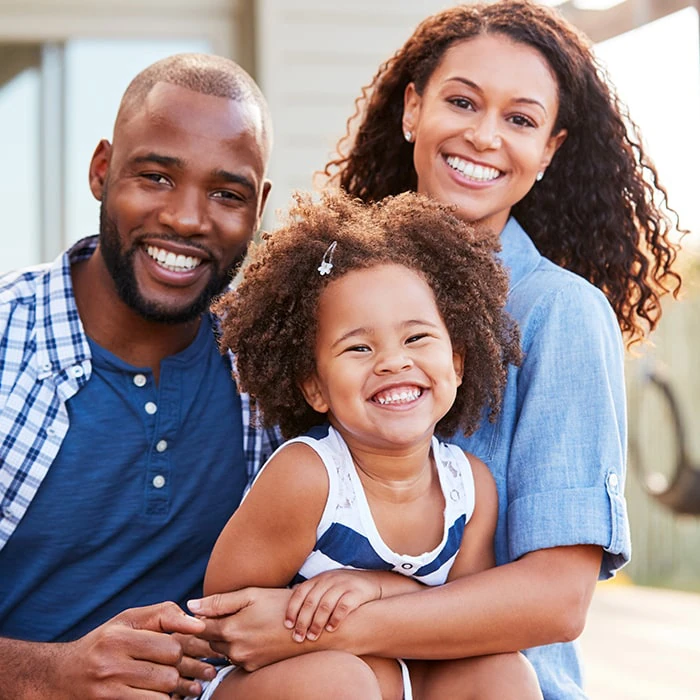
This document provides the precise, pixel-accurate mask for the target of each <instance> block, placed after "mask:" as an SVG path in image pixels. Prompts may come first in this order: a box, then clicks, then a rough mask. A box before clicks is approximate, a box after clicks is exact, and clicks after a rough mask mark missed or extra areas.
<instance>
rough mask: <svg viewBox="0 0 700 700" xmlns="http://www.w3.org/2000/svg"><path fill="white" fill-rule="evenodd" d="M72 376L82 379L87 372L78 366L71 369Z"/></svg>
mask: <svg viewBox="0 0 700 700" xmlns="http://www.w3.org/2000/svg"><path fill="white" fill-rule="evenodd" d="M71 374H72V375H73V376H74V377H75V378H76V379H77V378H78V377H82V376H83V375H84V374H85V371H84V370H83V368H82V367H81V366H80V365H76V366H75V367H71Z"/></svg>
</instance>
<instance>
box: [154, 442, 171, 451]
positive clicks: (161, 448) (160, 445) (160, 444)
mask: <svg viewBox="0 0 700 700" xmlns="http://www.w3.org/2000/svg"><path fill="white" fill-rule="evenodd" d="M167 449H168V441H167V440H158V442H157V443H156V450H158V452H165V450H167Z"/></svg>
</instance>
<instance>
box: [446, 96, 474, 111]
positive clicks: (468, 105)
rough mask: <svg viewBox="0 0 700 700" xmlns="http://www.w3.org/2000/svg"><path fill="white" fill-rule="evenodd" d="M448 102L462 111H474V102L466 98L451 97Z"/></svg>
mask: <svg viewBox="0 0 700 700" xmlns="http://www.w3.org/2000/svg"><path fill="white" fill-rule="evenodd" d="M448 102H449V103H450V104H453V105H454V106H455V107H459V108H460V109H474V105H473V104H472V101H471V100H468V99H467V98H466V97H451V98H450V99H449V100H448Z"/></svg>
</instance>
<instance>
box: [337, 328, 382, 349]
mask: <svg viewBox="0 0 700 700" xmlns="http://www.w3.org/2000/svg"><path fill="white" fill-rule="evenodd" d="M354 335H372V331H371V330H369V329H368V328H364V327H362V326H360V327H359V328H353V329H352V330H349V331H347V333H343V335H341V336H340V338H338V339H337V340H336V341H335V342H334V343H333V345H331V348H334V347H335V346H336V345H340V344H341V343H343V342H344V341H346V340H347V339H348V338H352V336H354Z"/></svg>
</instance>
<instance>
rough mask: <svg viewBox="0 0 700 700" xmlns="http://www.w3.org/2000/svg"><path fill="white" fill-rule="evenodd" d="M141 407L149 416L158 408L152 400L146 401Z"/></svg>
mask: <svg viewBox="0 0 700 700" xmlns="http://www.w3.org/2000/svg"><path fill="white" fill-rule="evenodd" d="M143 408H144V410H145V411H146V413H148V415H149V416H152V415H153V414H154V413H155V412H156V411H157V410H158V406H156V405H155V404H154V403H153V401H148V402H147V403H146V405H145V406H144V407H143Z"/></svg>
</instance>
